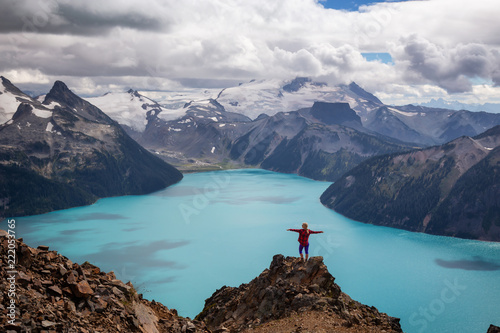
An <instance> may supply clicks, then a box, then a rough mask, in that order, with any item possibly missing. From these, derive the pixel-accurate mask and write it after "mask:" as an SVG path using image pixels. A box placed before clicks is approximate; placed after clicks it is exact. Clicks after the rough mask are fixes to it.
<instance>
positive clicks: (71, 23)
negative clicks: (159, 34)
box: [0, 0, 165, 36]
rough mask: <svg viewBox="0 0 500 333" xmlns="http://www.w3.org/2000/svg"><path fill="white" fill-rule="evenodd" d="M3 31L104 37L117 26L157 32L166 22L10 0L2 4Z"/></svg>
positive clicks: (48, 1) (46, 0)
mask: <svg viewBox="0 0 500 333" xmlns="http://www.w3.org/2000/svg"><path fill="white" fill-rule="evenodd" d="M0 8H1V10H0V32H3V33H12V32H22V33H50V34H72V35H90V36H93V35H104V34H107V33H108V32H109V31H110V30H111V29H113V28H115V27H124V28H131V29H136V30H146V31H148V30H149V31H157V30H161V29H162V28H164V27H165V23H164V22H165V21H163V20H161V19H160V18H158V17H153V16H151V15H145V14H143V13H141V12H139V11H136V12H133V11H131V12H125V13H120V12H119V11H118V10H116V11H107V12H105V11H100V12H99V11H94V10H92V6H91V5H88V6H79V5H77V3H75V2H67V3H63V2H61V1H55V0H39V1H28V0H8V1H7V2H6V3H3V4H2V5H0Z"/></svg>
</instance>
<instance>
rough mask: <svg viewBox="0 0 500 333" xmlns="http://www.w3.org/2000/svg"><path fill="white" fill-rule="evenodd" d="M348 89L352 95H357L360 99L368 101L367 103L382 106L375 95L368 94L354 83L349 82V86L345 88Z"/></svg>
mask: <svg viewBox="0 0 500 333" xmlns="http://www.w3.org/2000/svg"><path fill="white" fill-rule="evenodd" d="M347 87H348V88H349V90H351V91H352V92H353V93H355V94H357V95H358V96H360V97H363V98H364V99H366V100H368V101H371V102H374V103H376V104H384V103H382V101H381V100H379V99H378V98H377V97H376V96H375V95H373V94H372V93H369V92H368V91H366V90H364V89H363V88H361V87H360V86H359V85H358V84H357V83H356V82H354V81H353V82H351V84H349V85H348V86H347Z"/></svg>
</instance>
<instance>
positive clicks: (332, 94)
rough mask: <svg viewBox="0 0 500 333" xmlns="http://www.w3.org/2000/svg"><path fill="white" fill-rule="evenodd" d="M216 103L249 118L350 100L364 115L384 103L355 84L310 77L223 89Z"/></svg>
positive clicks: (254, 82) (267, 81)
mask: <svg viewBox="0 0 500 333" xmlns="http://www.w3.org/2000/svg"><path fill="white" fill-rule="evenodd" d="M217 102H219V103H220V104H221V105H223V106H224V108H225V109H226V110H227V111H230V112H237V113H241V114H244V115H246V116H248V117H250V118H252V119H255V118H257V117H258V116H259V115H260V114H262V113H264V114H267V115H270V116H272V115H274V114H276V113H278V112H287V111H295V110H299V109H302V108H308V107H311V106H312V105H313V104H314V102H343V103H349V105H350V107H351V108H352V109H354V110H355V111H356V112H358V113H359V115H360V116H361V117H362V118H363V117H364V116H365V114H366V113H369V112H370V111H372V110H374V109H376V108H377V107H379V106H381V105H383V104H382V102H381V101H380V100H379V99H378V98H376V97H375V96H373V95H372V94H370V93H368V92H366V91H364V90H363V89H361V88H360V87H359V86H358V85H357V84H355V83H351V84H350V85H339V86H335V87H331V86H328V85H327V84H325V83H319V82H314V81H312V80H311V79H309V78H300V77H299V78H295V79H293V80H291V81H283V80H256V81H255V80H252V81H250V82H248V83H244V84H240V85H239V86H237V87H231V88H226V89H224V90H222V91H221V92H220V94H219V96H218V97H217Z"/></svg>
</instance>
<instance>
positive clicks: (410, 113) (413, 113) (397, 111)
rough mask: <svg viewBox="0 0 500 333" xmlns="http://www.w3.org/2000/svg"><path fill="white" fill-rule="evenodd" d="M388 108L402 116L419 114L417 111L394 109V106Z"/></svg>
mask: <svg viewBox="0 0 500 333" xmlns="http://www.w3.org/2000/svg"><path fill="white" fill-rule="evenodd" d="M388 109H389V110H391V111H393V112H396V113H399V114H401V115H403V116H406V117H415V116H418V115H419V112H404V111H400V110H398V109H394V108H388Z"/></svg>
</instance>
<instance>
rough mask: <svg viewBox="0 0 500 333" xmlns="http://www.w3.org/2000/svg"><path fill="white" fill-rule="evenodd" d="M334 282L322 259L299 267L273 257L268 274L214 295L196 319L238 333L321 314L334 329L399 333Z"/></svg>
mask: <svg viewBox="0 0 500 333" xmlns="http://www.w3.org/2000/svg"><path fill="white" fill-rule="evenodd" d="M334 281H335V279H334V277H333V276H332V275H331V274H330V273H329V272H328V269H327V267H326V266H325V264H324V263H323V258H322V257H312V258H310V259H309V261H307V262H306V263H302V262H301V261H300V259H298V258H292V257H286V258H285V257H284V256H283V255H275V256H274V258H273V261H272V262H271V265H270V267H269V269H266V270H264V272H262V273H261V274H260V275H259V276H258V277H257V278H255V279H254V280H252V281H251V282H250V283H248V284H242V285H241V286H239V287H237V288H234V287H227V286H224V287H222V288H221V289H219V290H217V291H216V292H215V293H214V294H213V295H212V296H211V297H210V298H208V299H207V300H206V301H205V307H204V309H203V311H202V312H201V313H200V314H199V315H198V316H197V317H196V319H198V320H201V321H203V322H205V323H206V325H207V326H208V328H209V329H211V330H214V331H216V332H217V331H218V332H224V331H229V332H240V331H243V330H245V329H247V328H249V327H258V326H259V325H262V324H265V323H268V322H271V321H275V320H280V319H283V318H287V317H290V316H292V315H297V314H306V316H312V315H313V314H315V313H322V314H328V315H329V316H330V317H334V318H335V323H334V324H336V325H338V326H343V327H357V328H359V329H360V330H361V331H367V329H368V331H371V329H373V330H374V331H378V330H379V329H384V330H385V331H386V332H402V331H401V327H400V325H399V319H397V318H392V317H389V316H388V315H386V314H384V313H380V312H379V311H378V310H377V309H375V308H374V307H369V306H366V305H363V304H361V303H359V302H356V301H354V300H352V299H351V298H350V297H349V296H348V295H346V294H344V293H343V292H342V291H341V290H340V287H339V286H338V285H337V284H336V283H335V282H334ZM334 324H332V325H334Z"/></svg>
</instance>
